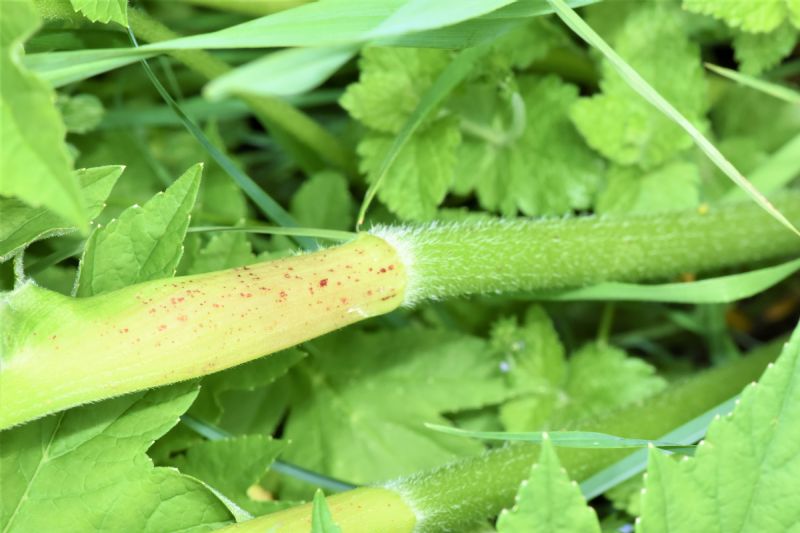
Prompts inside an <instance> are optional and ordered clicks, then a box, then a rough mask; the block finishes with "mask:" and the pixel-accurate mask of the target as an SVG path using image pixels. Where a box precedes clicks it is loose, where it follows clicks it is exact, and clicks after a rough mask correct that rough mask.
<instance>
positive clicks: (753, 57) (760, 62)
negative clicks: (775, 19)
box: [733, 23, 798, 75]
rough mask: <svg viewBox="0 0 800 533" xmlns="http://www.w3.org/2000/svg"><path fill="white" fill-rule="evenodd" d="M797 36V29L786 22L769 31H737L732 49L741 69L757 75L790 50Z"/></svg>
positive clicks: (779, 60)
mask: <svg viewBox="0 0 800 533" xmlns="http://www.w3.org/2000/svg"><path fill="white" fill-rule="evenodd" d="M797 38H798V32H797V29H795V28H793V27H792V26H791V25H790V24H788V23H786V24H782V25H781V26H779V27H778V28H777V29H776V30H775V31H772V32H770V33H749V32H745V31H740V32H737V33H736V36H735V37H734V38H733V49H734V51H735V52H736V60H737V61H738V62H739V65H740V69H741V71H742V72H744V73H745V74H751V75H758V74H761V73H762V72H764V71H765V70H768V69H770V68H772V67H774V66H775V65H777V64H778V63H780V62H781V60H782V59H783V58H784V57H786V56H788V55H789V54H790V53H791V52H792V49H794V46H795V43H796V42H797Z"/></svg>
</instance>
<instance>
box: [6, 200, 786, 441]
mask: <svg viewBox="0 0 800 533" xmlns="http://www.w3.org/2000/svg"><path fill="white" fill-rule="evenodd" d="M776 205H777V206H778V207H780V208H782V209H783V210H784V212H785V213H786V215H787V216H788V217H789V218H790V219H795V220H797V219H800V194H797V193H787V194H785V195H784V196H783V197H782V198H781V199H778V200H777V201H776ZM373 233H374V235H369V234H361V235H360V236H359V237H357V238H356V239H355V240H354V241H352V242H350V243H348V244H345V245H343V246H339V247H335V248H328V249H326V250H322V251H320V252H317V253H312V254H305V255H301V256H296V257H291V258H288V259H281V260H277V261H272V262H268V263H262V264H258V265H253V266H251V267H246V268H243V269H232V270H225V271H220V272H214V273H210V274H203V275H200V276H189V277H184V278H174V279H164V280H156V281H151V282H147V283H143V284H139V285H132V286H130V287H125V288H123V289H120V290H118V291H114V292H110V293H106V294H103V295H100V296H96V297H92V298H80V299H73V298H67V297H65V296H62V295H59V294H56V293H52V292H50V291H47V290H45V289H41V288H39V287H35V286H33V285H30V284H27V285H25V286H24V287H22V288H21V289H20V290H17V291H14V292H12V293H10V294H6V295H4V296H3V298H2V299H1V300H0V369H1V370H0V405H3V409H2V411H0V429H2V428H5V427H9V426H11V425H14V424H18V423H22V422H25V421H27V420H31V419H33V418H37V417H39V416H44V415H46V414H48V413H51V412H54V411H58V410H62V409H66V408H69V407H73V406H75V405H80V404H82V403H86V402H91V401H97V400H102V399H104V398H109V397H112V396H115V395H119V394H125V393H127V392H132V391H135V390H141V389H145V388H149V387H155V386H158V385H164V384H168V383H175V382H178V381H181V380H185V379H190V378H193V377H198V376H202V375H206V374H210V373H212V372H217V371H219V370H223V369H225V368H229V367H231V366H234V365H238V364H241V363H243V362H245V361H249V360H252V359H255V358H257V357H260V356H263V355H266V354H269V353H273V352H276V351H278V350H281V349H283V348H287V347H289V346H292V345H294V344H297V343H300V342H303V341H306V340H310V339H312V338H314V337H316V336H319V335H322V334H324V333H327V332H329V331H333V330H335V329H338V328H340V327H344V326H346V325H348V324H352V323H355V322H358V321H360V320H363V319H365V318H368V317H371V316H376V315H380V314H384V313H388V312H389V311H392V310H394V309H396V308H397V307H399V306H400V305H402V304H404V303H405V304H407V305H408V304H412V303H415V302H418V301H421V300H423V299H425V298H443V297H450V296H458V295H461V294H474V293H489V292H494V291H513V290H525V289H538V290H547V289H554V288H560V287H566V286H579V285H582V284H589V283H594V282H599V281H619V280H643V279H653V278H657V277H665V276H675V275H678V274H679V273H681V272H685V271H697V270H701V271H702V270H709V269H714V268H723V267H730V266H736V265H740V264H743V263H747V262H749V261H758V260H768V259H775V258H779V257H782V256H785V255H788V254H791V253H797V252H798V251H800V239H797V238H796V237H795V236H794V235H793V234H792V233H789V232H788V231H786V229H785V228H784V227H783V226H781V225H780V224H779V223H777V222H776V221H775V220H773V219H772V218H771V217H769V215H767V214H765V213H764V212H763V211H762V210H761V209H759V208H758V207H757V206H754V205H740V206H726V207H724V208H719V209H716V210H711V211H702V212H693V213H673V214H667V215H659V216H651V217H646V216H645V217H641V216H638V217H616V218H595V217H581V218H576V219H572V220H557V221H532V222H531V221H523V222H503V221H497V222H485V223H484V222H482V223H479V224H458V225H445V226H427V227H425V226H423V227H416V228H409V227H379V228H376V229H375V230H374V231H373ZM376 237H377V238H376ZM215 304H216V305H215ZM84 369H91V371H85V370H84Z"/></svg>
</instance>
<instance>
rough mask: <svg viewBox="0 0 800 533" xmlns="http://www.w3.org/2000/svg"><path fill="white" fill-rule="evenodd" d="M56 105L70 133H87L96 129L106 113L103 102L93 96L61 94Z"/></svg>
mask: <svg viewBox="0 0 800 533" xmlns="http://www.w3.org/2000/svg"><path fill="white" fill-rule="evenodd" d="M56 104H57V105H58V110H59V112H60V113H61V118H62V119H63V120H64V126H66V128H67V131H68V132H70V133H87V132H89V131H91V130H93V129H95V128H96V127H97V126H98V125H99V124H100V121H101V120H102V119H103V113H105V109H103V104H102V102H100V99H99V98H97V97H96V96H94V95H93V94H77V95H75V96H68V95H65V94H59V95H58V99H57V100H56Z"/></svg>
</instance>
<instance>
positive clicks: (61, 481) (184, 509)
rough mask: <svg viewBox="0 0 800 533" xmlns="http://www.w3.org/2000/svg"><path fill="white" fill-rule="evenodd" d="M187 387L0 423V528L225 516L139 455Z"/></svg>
mask: <svg viewBox="0 0 800 533" xmlns="http://www.w3.org/2000/svg"><path fill="white" fill-rule="evenodd" d="M196 394H197V388H196V387H195V386H193V385H187V384H181V385H178V386H172V387H166V388H161V389H156V390H154V391H149V392H137V393H133V394H128V395H126V396H123V397H120V398H115V399H112V400H107V401H104V402H102V403H98V404H94V405H86V406H83V407H78V408H76V409H71V410H69V411H65V412H62V413H58V414H55V415H52V416H49V417H47V418H43V419H40V420H36V421H34V422H31V423H28V424H26V425H24V426H21V427H17V428H13V429H10V430H5V431H3V432H0V484H1V485H2V487H3V497H2V498H0V527H2V529H3V531H7V532H31V531H63V532H73V531H74V532H85V531H148V532H154V533H155V532H161V531H186V532H189V531H191V532H199V531H209V530H211V529H214V528H216V527H219V526H221V525H224V524H225V523H228V522H230V521H231V515H230V513H229V512H228V510H227V509H226V508H225V506H224V505H223V504H222V503H221V502H220V501H219V500H218V499H217V498H216V497H215V496H214V495H213V494H212V493H211V492H210V491H209V490H208V489H206V488H205V487H204V486H203V485H202V484H201V483H199V482H197V481H195V480H193V479H191V478H188V477H186V476H183V475H181V474H179V473H178V472H177V471H176V470H174V469H170V468H153V463H152V461H151V460H150V459H149V458H148V457H147V455H146V454H145V451H146V450H147V448H148V447H149V446H150V444H151V443H152V442H153V440H154V439H157V438H158V437H160V436H161V435H163V434H164V433H165V432H166V431H167V430H168V429H169V428H170V427H172V426H173V425H174V424H175V423H176V422H177V420H178V416H179V415H180V414H181V413H183V412H184V411H185V410H186V409H187V408H188V407H189V405H190V404H191V403H192V401H193V400H194V397H195V395H196Z"/></svg>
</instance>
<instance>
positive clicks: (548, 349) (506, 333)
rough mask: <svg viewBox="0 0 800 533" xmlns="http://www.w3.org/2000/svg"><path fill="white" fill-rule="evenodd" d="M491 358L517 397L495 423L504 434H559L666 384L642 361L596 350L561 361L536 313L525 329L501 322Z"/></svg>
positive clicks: (551, 331) (585, 349) (598, 347)
mask: <svg viewBox="0 0 800 533" xmlns="http://www.w3.org/2000/svg"><path fill="white" fill-rule="evenodd" d="M492 344H493V348H494V350H495V352H496V353H497V354H498V355H499V356H500V357H502V363H501V364H502V365H503V366H504V367H507V368H508V379H509V380H510V382H511V383H512V386H513V387H514V388H516V389H520V392H521V394H520V395H519V396H518V397H517V398H515V399H513V400H511V401H509V402H507V403H505V404H503V406H502V407H501V409H500V419H501V420H502V422H503V425H504V426H505V428H506V429H507V430H509V431H531V430H538V429H548V428H551V429H560V428H561V427H563V425H564V424H565V423H566V422H568V421H570V420H576V419H580V418H592V417H595V416H598V415H601V414H603V413H604V412H607V411H610V410H612V409H614V408H616V407H621V406H624V405H627V404H630V403H633V402H636V401H639V400H642V399H644V398H647V397H648V396H651V395H653V394H655V393H657V392H658V391H660V390H662V389H663V388H664V387H665V385H666V383H665V382H664V380H663V379H662V378H660V377H658V376H657V375H654V369H653V367H651V366H650V365H648V364H647V363H645V362H644V361H643V360H641V359H638V358H634V357H628V356H627V355H626V354H625V353H624V352H623V351H621V350H619V349H616V348H613V347H610V346H605V345H601V344H589V345H586V346H584V347H583V348H581V349H580V350H578V351H577V352H576V353H574V354H573V355H572V356H571V357H570V358H569V359H567V358H566V357H565V351H564V348H563V347H562V346H561V343H560V341H559V339H558V337H557V335H556V333H555V330H554V329H553V326H552V324H551V322H550V319H549V318H548V317H547V315H546V314H545V313H544V312H543V311H542V309H541V308H539V307H533V308H531V310H530V311H529V312H528V314H527V317H526V319H525V324H524V325H522V326H518V325H517V324H516V321H515V320H503V321H500V322H498V323H497V324H495V326H494V329H493V331H492Z"/></svg>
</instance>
